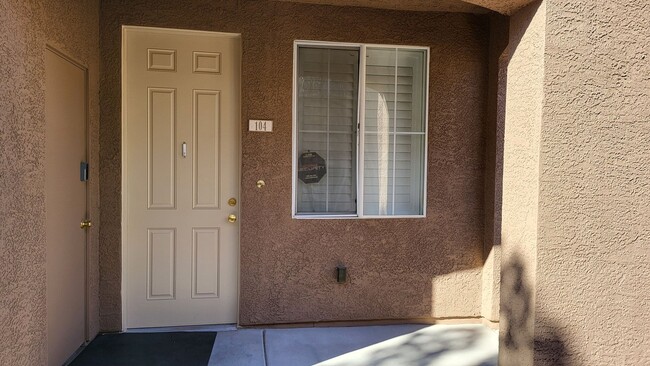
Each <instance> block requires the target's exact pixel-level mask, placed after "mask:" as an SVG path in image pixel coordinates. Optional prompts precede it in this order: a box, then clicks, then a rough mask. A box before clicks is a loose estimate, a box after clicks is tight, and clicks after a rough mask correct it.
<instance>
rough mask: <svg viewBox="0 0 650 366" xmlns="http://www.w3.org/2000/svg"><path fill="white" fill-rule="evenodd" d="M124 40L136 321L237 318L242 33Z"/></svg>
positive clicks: (130, 275) (142, 33)
mask: <svg viewBox="0 0 650 366" xmlns="http://www.w3.org/2000/svg"><path fill="white" fill-rule="evenodd" d="M123 42H124V45H125V47H124V55H123V60H124V65H125V73H124V75H123V80H124V83H125V88H124V95H123V107H124V111H125V121H124V128H125V138H126V146H125V152H124V153H125V156H126V159H125V166H126V167H125V173H126V174H125V185H126V187H125V188H126V190H125V194H126V195H125V209H126V212H125V216H126V230H125V231H126V233H125V234H126V238H125V249H126V253H125V254H126V255H125V260H126V273H125V275H126V279H127V296H126V299H127V304H126V305H127V309H126V327H127V328H139V327H161V326H179V325H200V324H223V323H236V321H237V286H238V260H239V227H238V222H237V221H236V220H237V215H238V211H239V208H238V207H239V202H237V201H238V200H239V154H240V153H239V120H240V117H239V103H240V89H239V88H240V57H241V39H240V37H239V36H238V35H227V34H218V33H208V32H193V31H178V30H165V29H155V28H140V27H125V29H124V37H123Z"/></svg>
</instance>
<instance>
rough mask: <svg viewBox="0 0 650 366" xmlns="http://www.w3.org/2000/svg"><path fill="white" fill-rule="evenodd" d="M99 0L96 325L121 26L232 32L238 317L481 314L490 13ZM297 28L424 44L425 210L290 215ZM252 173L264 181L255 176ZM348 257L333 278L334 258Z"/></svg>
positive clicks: (110, 204)
mask: <svg viewBox="0 0 650 366" xmlns="http://www.w3.org/2000/svg"><path fill="white" fill-rule="evenodd" d="M150 7H151V3H150V2H148V1H110V2H104V3H103V4H102V19H101V27H100V28H101V47H102V60H103V61H104V62H103V68H102V70H103V75H102V94H101V108H102V117H101V119H102V126H101V136H100V140H101V148H102V154H101V158H102V172H101V185H102V186H101V192H102V233H101V242H102V248H101V254H100V262H101V271H102V281H101V295H100V297H101V302H102V306H101V309H102V311H101V314H102V328H103V329H106V330H114V329H120V327H121V317H120V314H121V310H120V270H121V264H120V262H121V258H120V211H121V208H120V180H121V178H120V170H121V168H120V159H121V157H120V41H121V40H120V26H121V25H123V24H126V25H147V26H159V27H175V28H185V29H200V30H211V31H222V32H234V33H241V34H242V41H243V75H242V103H243V104H242V120H243V121H246V120H247V119H257V118H264V119H273V120H274V121H275V122H274V132H273V133H270V134H268V133H267V134H255V133H249V132H247V131H245V130H244V129H245V127H246V126H247V123H246V124H245V123H242V144H243V146H242V149H243V150H242V161H243V164H242V192H241V204H242V206H241V213H240V218H241V298H240V322H241V324H243V325H252V324H265V323H284V322H317V321H330V320H331V321H345V320H364V319H404V318H429V319H430V318H431V317H438V318H447V317H478V316H480V301H481V295H480V291H481V266H482V264H483V189H484V179H483V168H484V163H483V154H484V141H483V140H484V119H485V110H486V93H487V50H488V47H487V46H488V25H489V23H488V21H487V18H485V17H482V16H476V15H468V14H447V13H417V12H407V13H403V12H396V11H389V10H377V9H361V8H342V7H331V6H316V5H308V4H294V3H288V2H266V1H238V2H237V1H228V2H215V1H198V0H196V1H191V2H183V4H182V5H181V4H180V3H179V2H176V1H160V2H157V3H156V4H155V7H156V10H155V11H151V8H150ZM296 39H312V40H324V41H348V42H368V43H388V44H391V43H392V44H412V45H425V46H430V47H431V83H430V116H429V118H430V120H429V151H428V159H429V176H428V206H427V218H426V219H411V220H403V219H401V220H400V219H389V220H293V219H291V160H292V159H291V143H290V142H291V90H292V61H293V59H292V57H293V55H292V47H293V41H294V40H296ZM258 179H263V180H265V181H266V187H265V188H264V189H261V190H260V189H257V188H256V187H255V182H256V181H257V180H258ZM338 263H344V264H345V265H347V266H348V270H349V277H350V281H349V282H348V283H347V284H344V285H338V284H336V282H335V281H334V268H335V266H336V265H337V264H338Z"/></svg>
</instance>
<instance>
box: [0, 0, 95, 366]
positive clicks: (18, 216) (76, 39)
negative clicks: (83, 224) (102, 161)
mask: <svg viewBox="0 0 650 366" xmlns="http://www.w3.org/2000/svg"><path fill="white" fill-rule="evenodd" d="M98 10H99V2H98V1H93V0H86V1H83V2H80V1H76V0H70V1H23V0H6V1H2V2H0V59H1V60H2V61H1V62H0V172H1V173H0V192H1V193H0V210H1V211H0V324H2V332H0V364H1V365H42V364H45V360H46V357H47V352H46V351H47V350H46V344H47V343H46V336H47V335H46V321H47V320H46V298H45V284H46V280H45V260H46V258H45V208H44V203H45V177H44V173H45V169H44V165H43V160H44V159H43V154H44V152H45V138H46V136H45V90H44V88H45V65H44V56H45V45H46V43H49V44H51V45H52V46H54V47H55V48H57V49H59V50H61V51H63V52H64V53H66V54H68V55H70V56H71V57H73V58H75V59H77V60H79V61H80V62H81V63H82V64H84V65H86V66H87V67H88V68H89V76H90V80H89V95H90V103H89V124H90V131H91V136H90V143H91V148H90V151H89V154H90V166H91V167H98V163H99V156H98V153H99V144H98V142H99V139H98V133H97V132H98V124H99V92H98V81H99V78H98V71H99V47H98V40H99V28H98V21H99V12H98ZM98 173H99V171H98V169H92V168H91V177H90V183H89V188H90V215H91V218H92V219H93V220H94V221H95V222H96V223H97V222H98V221H99V220H98V219H99V217H98V215H99V212H98V210H99V199H98V198H99V189H98V187H99V185H98V179H97V178H98ZM97 233H98V227H97V226H96V227H94V228H93V229H92V230H91V231H90V257H91V261H90V276H89V279H88V280H89V284H90V293H89V296H90V309H89V313H90V332H91V334H90V335H91V337H94V335H95V334H96V333H97V331H98V329H99V317H98V315H99V311H98V291H99V286H98V283H99V273H98V267H97V258H98V236H97Z"/></svg>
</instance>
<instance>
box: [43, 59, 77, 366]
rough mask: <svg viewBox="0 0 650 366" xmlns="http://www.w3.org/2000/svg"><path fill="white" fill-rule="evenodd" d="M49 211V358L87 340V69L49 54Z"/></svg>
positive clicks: (57, 358)
mask: <svg viewBox="0 0 650 366" xmlns="http://www.w3.org/2000/svg"><path fill="white" fill-rule="evenodd" d="M45 79H46V80H45V87H46V94H45V125H46V143H45V210H46V241H47V244H46V247H47V253H46V276H47V344H48V363H49V364H50V365H62V364H63V363H64V362H65V360H66V359H68V358H69V357H70V356H71V355H72V354H73V353H74V352H75V351H76V350H77V349H78V348H79V347H80V346H82V345H83V343H84V342H85V340H86V334H85V332H86V232H85V230H82V229H80V223H81V221H83V220H85V219H86V183H85V182H82V181H81V179H80V171H79V169H80V168H79V165H80V163H81V162H83V161H86V70H85V69H83V68H81V67H79V66H77V65H76V64H73V63H72V62H70V61H69V60H67V59H66V58H64V57H62V56H60V55H59V54H58V53H55V52H54V51H52V50H50V49H48V50H47V51H46V54H45Z"/></svg>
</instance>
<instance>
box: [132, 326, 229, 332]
mask: <svg viewBox="0 0 650 366" xmlns="http://www.w3.org/2000/svg"><path fill="white" fill-rule="evenodd" d="M232 330H237V324H208V325H183V326H176V327H152V328H128V329H127V330H126V331H125V333H169V332H227V331H232Z"/></svg>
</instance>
